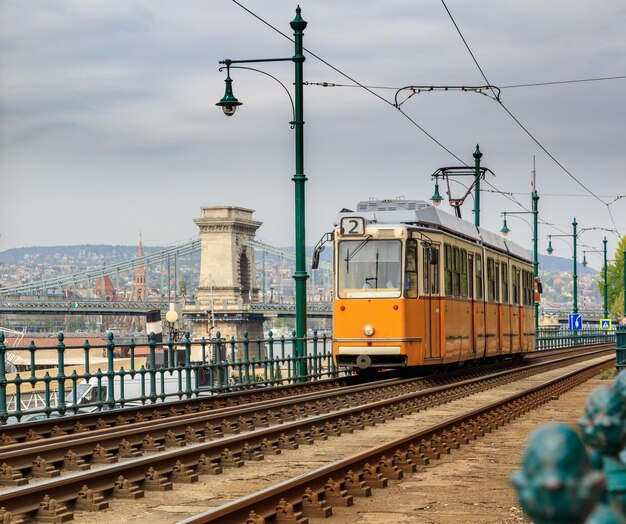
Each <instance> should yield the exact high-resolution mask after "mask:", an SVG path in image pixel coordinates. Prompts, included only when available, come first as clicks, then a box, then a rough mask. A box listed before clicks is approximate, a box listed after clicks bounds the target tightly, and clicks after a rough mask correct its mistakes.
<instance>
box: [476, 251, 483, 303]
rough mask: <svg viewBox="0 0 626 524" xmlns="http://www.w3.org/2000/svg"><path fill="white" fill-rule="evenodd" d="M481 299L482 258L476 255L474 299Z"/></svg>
mask: <svg viewBox="0 0 626 524" xmlns="http://www.w3.org/2000/svg"><path fill="white" fill-rule="evenodd" d="M482 298H483V257H482V256H481V255H476V299H477V300H482Z"/></svg>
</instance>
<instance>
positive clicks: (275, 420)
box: [265, 411, 284, 426]
mask: <svg viewBox="0 0 626 524" xmlns="http://www.w3.org/2000/svg"><path fill="white" fill-rule="evenodd" d="M265 421H266V422H267V424H268V425H270V424H271V425H272V426H275V425H276V424H282V423H283V422H284V420H282V419H281V418H279V417H277V416H276V413H274V412H273V411H268V412H267V413H266V414H265Z"/></svg>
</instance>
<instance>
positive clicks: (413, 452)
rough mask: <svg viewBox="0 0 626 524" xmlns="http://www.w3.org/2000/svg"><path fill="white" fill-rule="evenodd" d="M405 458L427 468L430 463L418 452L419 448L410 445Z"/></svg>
mask: <svg viewBox="0 0 626 524" xmlns="http://www.w3.org/2000/svg"><path fill="white" fill-rule="evenodd" d="M406 455H407V457H408V458H409V459H410V460H411V462H413V464H416V465H418V466H427V465H428V464H429V463H430V459H429V458H428V457H427V456H426V455H425V454H424V453H423V452H422V451H421V450H420V447H419V446H418V447H416V446H415V445H414V444H410V445H409V447H408V448H407V450H406Z"/></svg>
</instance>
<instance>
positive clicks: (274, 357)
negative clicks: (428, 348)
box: [0, 331, 339, 424]
mask: <svg viewBox="0 0 626 524" xmlns="http://www.w3.org/2000/svg"><path fill="white" fill-rule="evenodd" d="M57 339H58V343H57V344H56V345H51V346H46V347H43V346H42V347H37V346H35V344H34V343H31V344H30V346H29V347H27V348H20V350H19V351H20V353H27V354H28V356H29V362H28V364H27V363H26V362H23V363H22V365H21V366H20V367H23V368H24V369H26V371H25V372H23V373H19V372H18V373H15V374H7V356H8V355H9V354H10V353H11V352H15V351H16V348H7V346H6V345H5V338H4V334H3V333H0V424H4V423H6V422H7V421H13V420H16V421H20V420H21V419H23V418H24V417H26V416H28V417H29V418H30V417H31V416H33V415H39V416H40V417H51V416H63V415H66V414H75V413H78V412H89V411H96V410H105V409H113V408H117V407H123V406H125V405H132V404H136V405H138V404H149V403H155V402H163V401H167V400H179V399H183V398H192V397H198V396H204V395H214V394H219V393H224V392H228V391H235V390H241V389H248V388H254V387H266V386H276V385H281V384H290V383H293V382H303V381H313V380H319V379H323V378H331V377H336V376H338V375H339V371H338V370H337V368H336V367H335V364H334V360H333V357H332V346H331V338H330V337H329V336H327V335H326V334H322V335H321V336H318V334H317V331H314V332H313V336H312V337H305V338H302V339H300V340H299V339H297V338H296V337H295V333H293V335H292V336H291V337H284V336H281V337H280V338H275V337H274V336H273V334H272V332H271V331H270V333H269V335H268V337H267V338H263V339H260V338H259V339H256V340H252V339H250V338H249V337H248V334H247V333H244V338H243V340H235V339H234V338H231V339H230V340H227V339H225V338H222V337H221V335H220V333H219V332H218V333H216V337H215V338H212V339H204V338H203V339H201V340H193V341H192V340H191V338H190V335H189V333H185V335H184V337H183V338H182V339H181V340H171V339H170V340H169V341H167V342H162V343H161V342H157V341H156V339H155V336H154V334H152V333H151V334H150V337H149V339H148V342H147V343H136V342H135V341H134V340H131V341H130V342H117V343H116V341H115V339H114V336H113V334H112V333H109V334H108V338H107V341H106V342H105V343H100V344H93V345H92V344H90V343H89V341H87V340H86V341H85V343H84V344H83V345H82V346H66V345H65V344H64V335H63V333H59V335H58V337H57ZM298 342H299V343H300V344H301V345H302V346H303V347H305V348H306V352H305V355H304V356H301V357H296V356H294V355H295V354H296V351H295V347H296V344H297V343H298ZM69 353H71V354H72V355H73V361H74V362H73V363H72V364H68V363H67V359H66V355H68V354H69ZM77 355H81V356H80V357H79V358H78V357H77ZM24 360H25V359H24ZM9 361H10V359H9ZM78 361H79V362H78ZM72 368H73V369H72ZM77 368H78V370H77ZM303 368H304V369H307V370H308V371H307V374H306V375H297V371H298V370H299V369H303ZM44 369H45V371H43V370H44ZM38 370H41V371H40V373H37V371H38ZM42 373H43V374H42ZM23 374H24V375H26V374H28V375H27V376H22V375H23ZM34 394H36V395H37V396H38V400H39V405H38V406H36V407H34V408H33V409H24V408H23V406H24V402H23V401H24V399H25V397H26V396H28V397H29V398H31V397H32V395H34Z"/></svg>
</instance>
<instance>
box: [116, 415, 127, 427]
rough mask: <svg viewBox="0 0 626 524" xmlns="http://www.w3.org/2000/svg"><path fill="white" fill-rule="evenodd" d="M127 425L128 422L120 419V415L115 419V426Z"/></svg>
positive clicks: (122, 418)
mask: <svg viewBox="0 0 626 524" xmlns="http://www.w3.org/2000/svg"><path fill="white" fill-rule="evenodd" d="M128 424H130V422H128V420H126V419H125V418H124V417H122V415H118V416H117V418H116V419H115V425H116V426H127V425H128Z"/></svg>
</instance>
